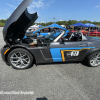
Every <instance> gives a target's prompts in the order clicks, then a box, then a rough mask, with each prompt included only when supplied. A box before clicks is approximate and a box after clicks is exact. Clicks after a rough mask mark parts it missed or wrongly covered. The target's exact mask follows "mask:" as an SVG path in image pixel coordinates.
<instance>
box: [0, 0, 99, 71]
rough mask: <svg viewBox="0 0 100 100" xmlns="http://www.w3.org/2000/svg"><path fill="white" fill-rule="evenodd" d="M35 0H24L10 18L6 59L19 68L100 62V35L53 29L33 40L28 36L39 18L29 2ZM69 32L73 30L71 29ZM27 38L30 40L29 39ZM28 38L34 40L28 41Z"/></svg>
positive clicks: (7, 27) (5, 32) (3, 53)
mask: <svg viewBox="0 0 100 100" xmlns="http://www.w3.org/2000/svg"><path fill="white" fill-rule="evenodd" d="M32 1H33V0H24V1H23V2H22V3H21V5H20V6H19V7H18V8H17V9H16V10H15V12H14V13H13V14H12V15H11V17H10V18H9V19H8V20H7V22H6V24H5V26H4V29H3V37H4V41H5V42H6V45H5V46H4V47H3V48H2V49H1V55H2V58H3V60H4V61H5V62H6V63H7V64H9V65H11V66H12V67H13V68H15V69H26V68H29V67H31V66H32V65H33V63H35V64H38V63H51V62H67V61H83V60H85V62H86V63H87V64H88V65H89V66H90V67H96V66H99V65H100V45H99V44H100V39H94V38H92V37H89V36H84V35H83V34H82V33H72V34H70V33H68V34H67V36H64V34H66V31H61V32H60V34H59V35H55V32H52V33H50V34H48V35H47V36H44V37H37V38H36V39H33V41H31V40H29V39H30V38H29V39H27V38H26V39H24V42H23V37H24V36H25V32H26V30H27V28H28V27H29V26H30V25H31V24H33V23H34V22H35V21H36V19H37V18H38V16H37V13H34V14H29V13H28V12H27V9H26V8H27V6H28V5H29V4H30V3H31V2H32ZM67 32H69V31H67ZM25 41H26V43H25ZM27 41H31V43H29V44H27Z"/></svg>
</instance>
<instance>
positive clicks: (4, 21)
mask: <svg viewBox="0 0 100 100" xmlns="http://www.w3.org/2000/svg"><path fill="white" fill-rule="evenodd" d="M6 21H7V19H1V20H0V26H4V25H5V23H6ZM78 22H81V23H84V24H85V23H91V24H95V25H100V22H96V21H94V22H91V21H87V20H83V21H77V20H69V21H57V22H47V23H34V24H37V25H42V26H48V25H51V24H53V23H56V24H59V25H65V26H67V27H68V26H69V25H72V24H75V23H78Z"/></svg>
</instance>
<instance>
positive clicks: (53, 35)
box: [45, 32, 61, 41]
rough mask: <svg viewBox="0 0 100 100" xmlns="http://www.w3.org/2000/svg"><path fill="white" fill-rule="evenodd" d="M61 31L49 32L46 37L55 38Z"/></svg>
mask: <svg viewBox="0 0 100 100" xmlns="http://www.w3.org/2000/svg"><path fill="white" fill-rule="evenodd" d="M60 33H61V32H51V33H48V35H47V36H45V39H49V40H52V41H53V40H54V39H55V38H56V37H57V36H58V35H59V34H60Z"/></svg>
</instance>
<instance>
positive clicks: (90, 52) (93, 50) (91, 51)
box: [86, 48, 100, 57]
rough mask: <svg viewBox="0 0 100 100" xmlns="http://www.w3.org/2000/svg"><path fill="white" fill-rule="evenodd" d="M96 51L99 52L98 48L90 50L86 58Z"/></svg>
mask: <svg viewBox="0 0 100 100" xmlns="http://www.w3.org/2000/svg"><path fill="white" fill-rule="evenodd" d="M97 51H100V48H94V49H91V50H90V51H89V52H88V53H87V55H86V57H87V56H89V55H90V54H92V53H94V52H97Z"/></svg>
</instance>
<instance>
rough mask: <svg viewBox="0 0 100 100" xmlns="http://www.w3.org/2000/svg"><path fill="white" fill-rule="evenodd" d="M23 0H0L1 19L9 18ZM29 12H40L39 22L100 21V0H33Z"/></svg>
mask: <svg viewBox="0 0 100 100" xmlns="http://www.w3.org/2000/svg"><path fill="white" fill-rule="evenodd" d="M22 1H23V0H0V19H7V18H9V16H10V15H11V14H12V12H13V11H14V10H15V9H16V8H17V7H18V5H19V4H20V3H21V2H22ZM28 11H29V13H35V12H37V13H38V19H37V21H36V22H37V23H40V22H51V21H52V22H53V18H54V17H55V21H68V20H77V21H80V20H88V21H98V22H100V0H33V2H32V3H31V4H30V5H29V7H28Z"/></svg>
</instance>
